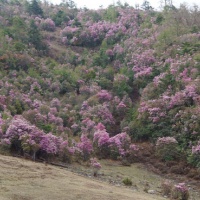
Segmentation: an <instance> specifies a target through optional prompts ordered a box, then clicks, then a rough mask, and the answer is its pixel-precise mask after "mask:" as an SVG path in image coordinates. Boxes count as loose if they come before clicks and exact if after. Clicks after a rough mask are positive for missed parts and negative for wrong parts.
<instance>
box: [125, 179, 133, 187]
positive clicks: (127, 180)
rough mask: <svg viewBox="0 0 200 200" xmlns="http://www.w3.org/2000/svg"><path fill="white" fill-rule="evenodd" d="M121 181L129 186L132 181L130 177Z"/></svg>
mask: <svg viewBox="0 0 200 200" xmlns="http://www.w3.org/2000/svg"><path fill="white" fill-rule="evenodd" d="M122 182H123V184H124V185H126V186H131V185H132V184H133V182H132V180H131V179H130V178H125V179H124V180H123V181H122Z"/></svg>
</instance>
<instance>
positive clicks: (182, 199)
mask: <svg viewBox="0 0 200 200" xmlns="http://www.w3.org/2000/svg"><path fill="white" fill-rule="evenodd" d="M171 199H178V200H188V199H189V191H188V188H187V186H186V185H185V183H178V184H177V185H174V187H173V188H172V193H171Z"/></svg>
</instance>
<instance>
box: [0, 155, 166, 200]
mask: <svg viewBox="0 0 200 200" xmlns="http://www.w3.org/2000/svg"><path fill="white" fill-rule="evenodd" d="M0 166H1V167H0V180H1V187H0V198H1V200H46V199H49V200H55V199H60V200H66V199H68V200H75V199H81V200H92V199H95V200H100V199H106V200H120V199H123V200H131V199H138V200H153V199H155V198H156V199H157V200H162V199H165V198H162V197H160V196H158V195H151V194H146V193H144V192H138V191H136V190H132V189H128V188H125V187H117V186H113V185H111V184H108V183H106V182H102V181H98V180H95V179H91V178H90V179H89V178H86V177H84V176H81V175H78V174H75V173H72V172H70V171H68V170H66V169H63V168H60V167H54V166H51V165H47V166H46V165H45V164H41V163H34V162H31V161H28V160H22V159H19V158H12V157H5V156H0Z"/></svg>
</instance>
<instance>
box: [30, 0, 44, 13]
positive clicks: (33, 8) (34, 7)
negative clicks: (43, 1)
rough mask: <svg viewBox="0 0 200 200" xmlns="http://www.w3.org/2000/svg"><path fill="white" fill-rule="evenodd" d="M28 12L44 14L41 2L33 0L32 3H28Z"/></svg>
mask: <svg viewBox="0 0 200 200" xmlns="http://www.w3.org/2000/svg"><path fill="white" fill-rule="evenodd" d="M28 12H29V14H30V15H40V16H43V10H42V8H41V7H40V6H39V3H38V1H37V0H32V1H31V3H30V4H29V5H28Z"/></svg>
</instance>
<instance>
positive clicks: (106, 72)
mask: <svg viewBox="0 0 200 200" xmlns="http://www.w3.org/2000/svg"><path fill="white" fill-rule="evenodd" d="M0 10H1V12H0V13H1V14H0V111H1V114H0V126H1V128H0V137H1V149H4V150H5V148H8V149H10V150H11V151H14V152H18V153H22V154H24V153H28V154H30V155H33V156H34V158H35V156H39V155H43V156H57V157H59V158H61V159H62V160H68V161H70V160H71V159H72V158H79V159H83V160H88V159H89V158H90V157H91V156H94V155H95V156H98V157H101V158H112V159H118V158H120V157H121V158H126V159H131V158H133V157H134V156H136V154H137V152H138V151H139V145H135V144H134V143H136V142H137V143H138V142H141V141H149V142H151V143H152V144H154V145H155V147H156V153H157V156H158V157H159V158H161V159H162V160H163V161H168V160H177V159H185V160H187V162H188V163H190V164H192V165H194V166H196V167H200V79H199V75H200V10H199V8H198V7H197V6H194V7H192V8H187V7H186V6H185V5H181V6H180V8H175V7H174V6H169V5H166V6H165V7H164V8H163V10H162V11H160V12H157V11H154V10H153V9H152V7H151V6H150V5H149V4H148V3H147V4H143V7H142V9H138V8H137V9H136V8H133V7H131V6H129V5H128V4H124V5H123V4H121V3H120V2H118V4H117V5H110V6H109V7H108V8H107V9H102V8H101V9H99V10H88V9H87V8H84V9H78V8H76V6H75V4H74V3H73V1H66V2H65V3H64V2H63V3H62V4H60V5H57V6H54V5H50V4H49V3H47V2H46V1H45V2H44V3H41V2H39V1H36V0H33V1H31V2H28V1H26V0H23V1H18V0H1V1H0Z"/></svg>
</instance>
